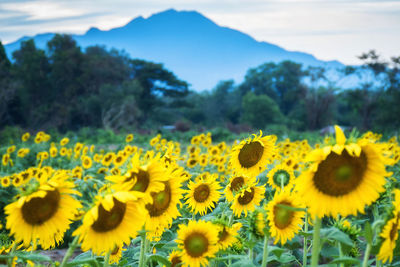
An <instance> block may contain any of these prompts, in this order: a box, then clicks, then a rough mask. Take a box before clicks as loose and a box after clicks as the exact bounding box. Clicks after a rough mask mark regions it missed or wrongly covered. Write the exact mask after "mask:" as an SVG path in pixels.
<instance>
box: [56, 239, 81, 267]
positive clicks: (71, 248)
mask: <svg viewBox="0 0 400 267" xmlns="http://www.w3.org/2000/svg"><path fill="white" fill-rule="evenodd" d="M78 241H79V235H77V236H75V238H74V240H72V243H71V244H70V245H69V248H68V250H67V253H65V255H64V258H63V260H62V262H61V264H60V267H65V266H67V262H68V260H69V258H71V257H72V254H74V250H75V249H76V247H77V246H78Z"/></svg>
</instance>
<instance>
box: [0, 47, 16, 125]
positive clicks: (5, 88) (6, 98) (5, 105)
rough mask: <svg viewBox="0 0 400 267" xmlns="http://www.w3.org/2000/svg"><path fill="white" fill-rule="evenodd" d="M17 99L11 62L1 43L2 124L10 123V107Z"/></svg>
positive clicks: (0, 101) (0, 112)
mask: <svg viewBox="0 0 400 267" xmlns="http://www.w3.org/2000/svg"><path fill="white" fill-rule="evenodd" d="M14 97H15V88H14V87H13V83H12V77H11V62H10V60H9V59H8V58H7V54H6V51H5V49H4V46H3V44H2V43H1V41H0V124H1V125H4V124H5V123H6V121H10V119H11V118H10V114H9V107H10V103H11V101H12V100H13V99H14Z"/></svg>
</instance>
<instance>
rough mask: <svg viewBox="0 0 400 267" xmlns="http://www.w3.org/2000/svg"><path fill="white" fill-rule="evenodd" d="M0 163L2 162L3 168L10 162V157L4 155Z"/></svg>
mask: <svg viewBox="0 0 400 267" xmlns="http://www.w3.org/2000/svg"><path fill="white" fill-rule="evenodd" d="M1 162H2V164H3V166H7V165H8V163H9V162H10V155H9V154H4V155H3V158H2V160H1Z"/></svg>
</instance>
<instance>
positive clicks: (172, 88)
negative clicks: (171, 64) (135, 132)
mask: <svg viewBox="0 0 400 267" xmlns="http://www.w3.org/2000/svg"><path fill="white" fill-rule="evenodd" d="M130 73H131V77H132V78H133V79H135V80H137V81H138V82H139V84H140V86H141V87H142V88H143V90H142V92H141V94H140V96H139V99H138V104H139V108H140V109H141V110H142V111H143V112H144V114H145V115H144V118H143V119H147V118H148V116H149V114H151V113H152V112H153V110H154V107H155V106H156V105H162V104H163V102H162V101H161V100H160V97H161V96H168V97H183V96H185V95H186V94H187V93H188V84H187V83H186V82H184V81H181V80H179V79H178V78H177V77H176V76H175V75H174V74H173V73H172V72H170V71H168V70H166V69H164V67H163V65H162V64H156V63H153V62H148V61H144V60H137V59H136V60H130Z"/></svg>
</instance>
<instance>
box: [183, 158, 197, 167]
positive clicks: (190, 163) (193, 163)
mask: <svg viewBox="0 0 400 267" xmlns="http://www.w3.org/2000/svg"><path fill="white" fill-rule="evenodd" d="M197 163H199V162H198V161H197V159H196V158H193V157H190V158H189V159H188V160H187V162H186V166H187V167H188V168H194V167H195V166H196V165H197Z"/></svg>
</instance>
